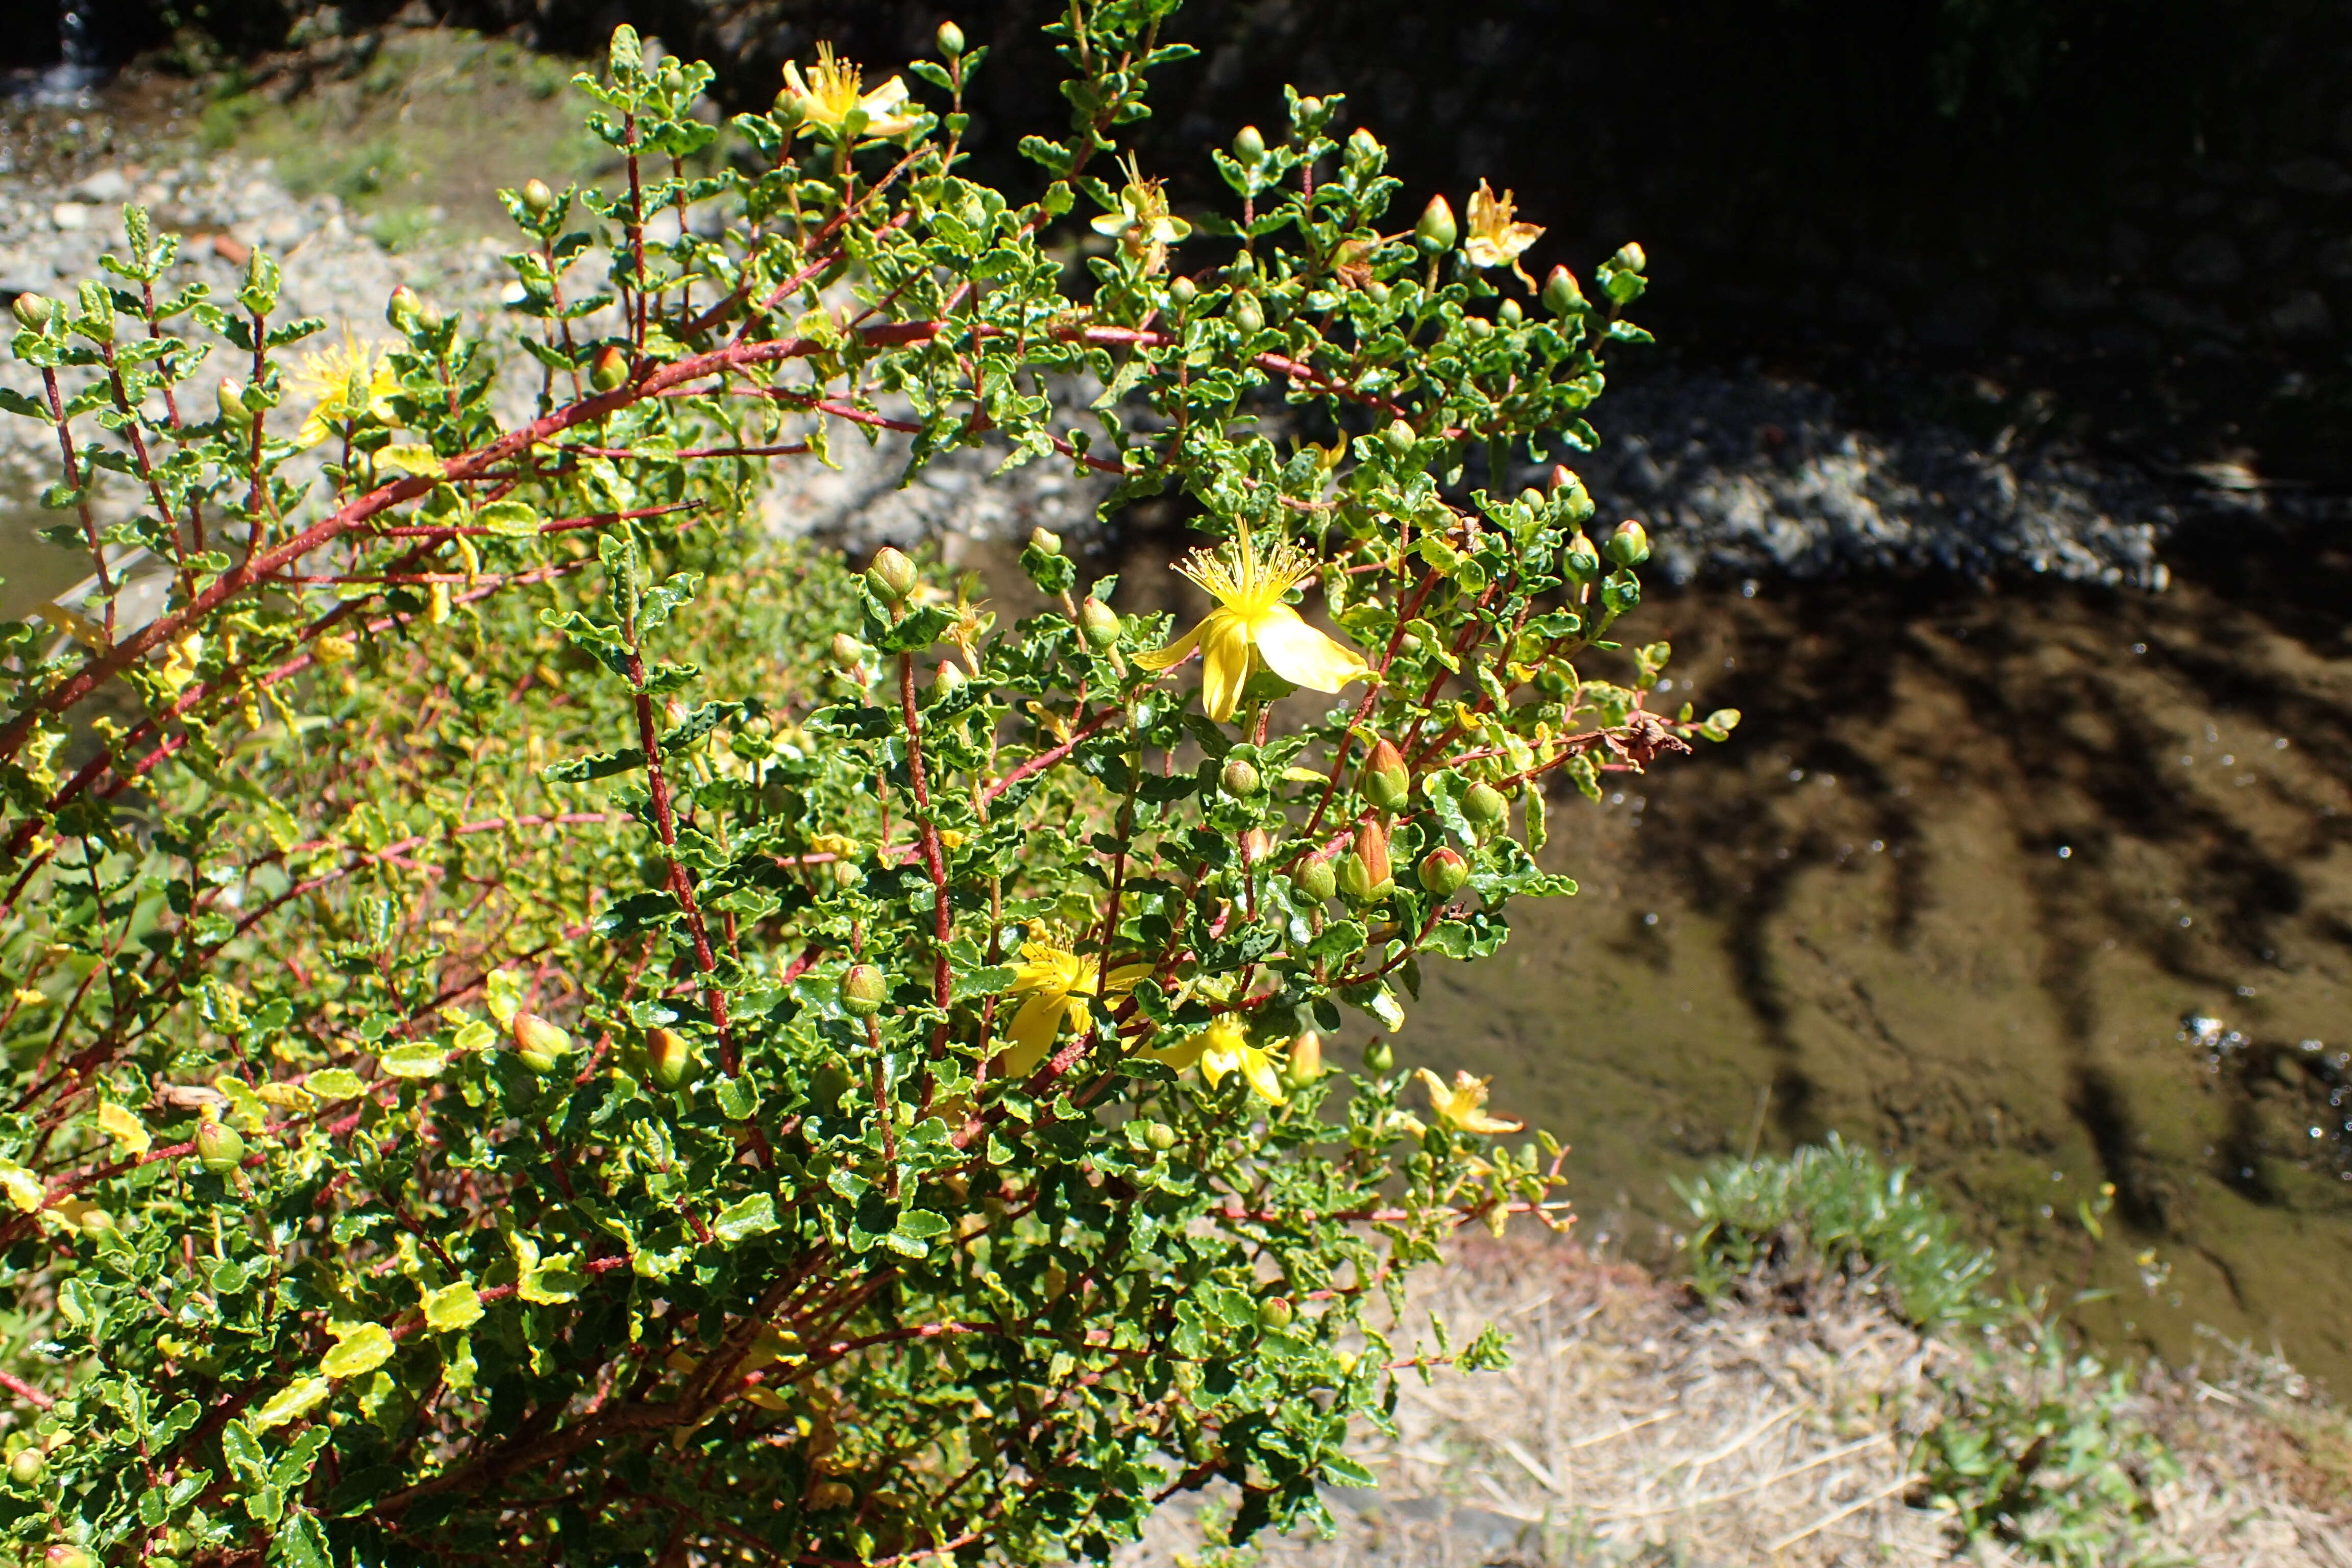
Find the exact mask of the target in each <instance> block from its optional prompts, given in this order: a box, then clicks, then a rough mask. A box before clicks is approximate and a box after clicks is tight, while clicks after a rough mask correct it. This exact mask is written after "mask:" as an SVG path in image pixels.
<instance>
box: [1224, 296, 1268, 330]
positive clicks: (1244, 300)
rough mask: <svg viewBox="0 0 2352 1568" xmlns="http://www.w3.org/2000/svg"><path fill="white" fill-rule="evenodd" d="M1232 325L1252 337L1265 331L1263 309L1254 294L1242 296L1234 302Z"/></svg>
mask: <svg viewBox="0 0 2352 1568" xmlns="http://www.w3.org/2000/svg"><path fill="white" fill-rule="evenodd" d="M1231 315H1232V318H1233V323H1234V326H1236V327H1239V328H1240V329H1241V330H1242V331H1244V332H1246V333H1248V334H1249V335H1250V336H1252V337H1255V336H1256V335H1257V334H1258V333H1260V332H1262V331H1265V307H1264V306H1262V305H1260V304H1259V303H1258V302H1257V296H1256V295H1255V294H1244V295H1242V296H1240V297H1239V298H1238V299H1236V300H1234V308H1233V310H1232V312H1231Z"/></svg>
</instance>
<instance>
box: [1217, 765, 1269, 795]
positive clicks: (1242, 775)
mask: <svg viewBox="0 0 2352 1568" xmlns="http://www.w3.org/2000/svg"><path fill="white" fill-rule="evenodd" d="M1217 783H1218V784H1221V785H1222V786H1223V788H1224V792H1225V793H1226V794H1227V795H1232V796H1233V797H1234V798H1235V799H1236V800H1239V799H1243V798H1245V797H1247V796H1249V795H1255V794H1256V793H1257V792H1258V791H1260V790H1262V789H1264V788H1265V780H1264V779H1262V778H1260V777H1259V776H1258V772H1257V768H1256V767H1255V765H1254V764H1253V763H1250V762H1249V761H1248V760H1247V759H1246V758H1243V757H1235V758H1234V759H1233V760H1231V761H1230V762H1228V763H1225V765H1224V769H1223V772H1221V773H1218V774H1217Z"/></svg>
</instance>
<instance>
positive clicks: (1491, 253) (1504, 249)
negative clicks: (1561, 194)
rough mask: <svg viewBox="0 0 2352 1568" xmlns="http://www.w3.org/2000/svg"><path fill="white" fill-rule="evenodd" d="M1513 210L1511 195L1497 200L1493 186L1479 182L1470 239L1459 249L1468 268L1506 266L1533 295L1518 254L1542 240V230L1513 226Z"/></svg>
mask: <svg viewBox="0 0 2352 1568" xmlns="http://www.w3.org/2000/svg"><path fill="white" fill-rule="evenodd" d="M1514 210H1515V209H1514V207H1513V205H1512V202H1511V193H1510V192H1508V191H1505V192H1504V193H1503V194H1502V195H1500V196H1499V197H1498V196H1496V195H1495V192H1494V188H1493V187H1492V186H1490V185H1488V184H1486V181H1484V180H1480V181H1479V182H1478V188H1477V190H1476V191H1475V192H1473V193H1472V194H1471V197H1470V237H1469V238H1468V239H1466V240H1465V241H1464V242H1463V245H1462V248H1463V250H1464V251H1465V252H1466V253H1467V254H1468V256H1469V258H1470V265H1471V266H1473V267H1508V268H1510V269H1511V270H1512V271H1513V272H1515V273H1517V275H1518V279H1519V281H1520V282H1522V283H1524V284H1526V285H1527V286H1528V290H1529V291H1530V292H1532V291H1533V290H1534V289H1535V286H1536V280H1535V279H1532V278H1530V277H1528V272H1527V268H1524V267H1522V266H1520V265H1519V252H1521V251H1523V250H1525V249H1526V248H1527V247H1528V246H1530V245H1533V244H1534V243H1535V242H1536V241H1537V240H1538V239H1540V238H1542V237H1543V230H1542V229H1541V228H1540V227H1538V226H1536V225H1534V224H1531V223H1513V222H1512V221H1511V214H1512V212H1513V211H1514Z"/></svg>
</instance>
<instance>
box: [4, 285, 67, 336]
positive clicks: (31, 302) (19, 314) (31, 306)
mask: <svg viewBox="0 0 2352 1568" xmlns="http://www.w3.org/2000/svg"><path fill="white" fill-rule="evenodd" d="M8 309H9V310H13V311H15V312H16V324H17V325H18V326H20V327H22V328H24V329H25V330H26V331H28V332H37V331H42V330H44V329H45V328H47V326H48V324H49V320H50V318H51V317H53V316H55V315H56V314H57V313H58V302H57V301H56V300H52V299H50V298H49V297H48V296H47V295H46V294H19V295H17V296H16V300H14V301H13V302H12V303H11V304H10V305H9V307H8Z"/></svg>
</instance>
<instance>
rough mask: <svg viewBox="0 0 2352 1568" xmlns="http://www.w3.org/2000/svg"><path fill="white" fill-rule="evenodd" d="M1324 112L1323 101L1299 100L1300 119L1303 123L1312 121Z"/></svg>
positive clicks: (1312, 99) (1316, 99)
mask: <svg viewBox="0 0 2352 1568" xmlns="http://www.w3.org/2000/svg"><path fill="white" fill-rule="evenodd" d="M1322 112H1323V100H1321V99H1319V98H1302V99H1300V100H1298V118H1299V119H1300V120H1301V121H1308V120H1312V119H1314V118H1315V117H1316V116H1317V115H1318V114H1320V113H1322Z"/></svg>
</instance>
